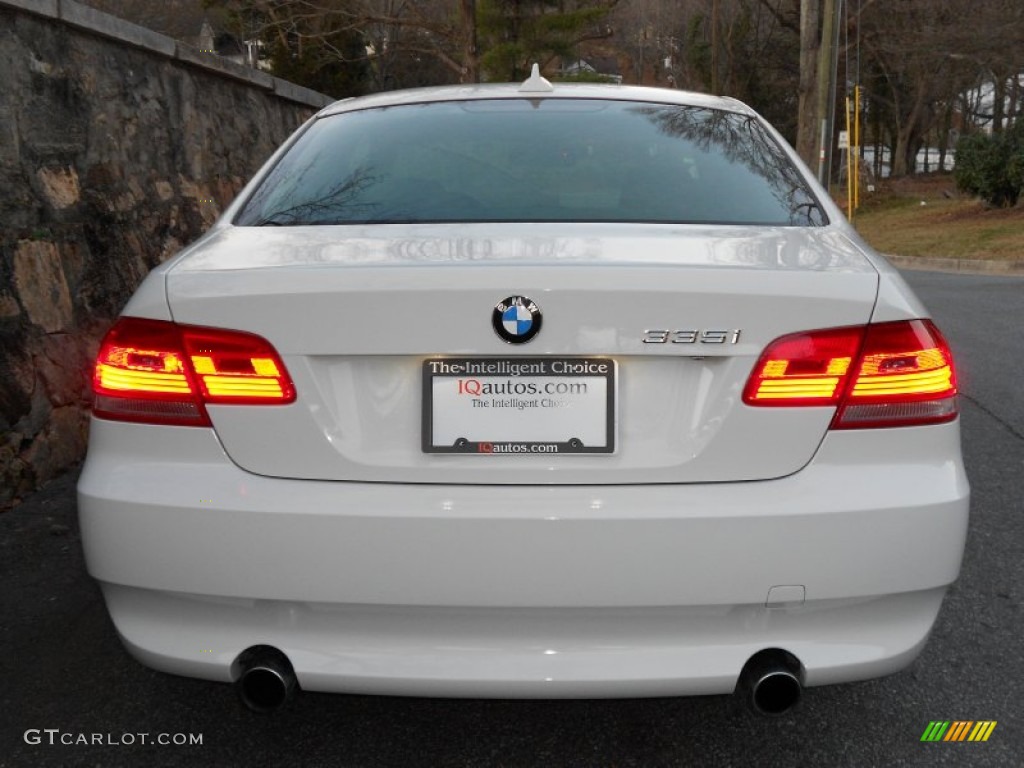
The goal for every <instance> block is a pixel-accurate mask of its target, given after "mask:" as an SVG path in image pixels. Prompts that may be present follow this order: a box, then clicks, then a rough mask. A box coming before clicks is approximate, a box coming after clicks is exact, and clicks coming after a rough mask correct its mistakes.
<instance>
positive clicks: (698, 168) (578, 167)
mask: <svg viewBox="0 0 1024 768" xmlns="http://www.w3.org/2000/svg"><path fill="white" fill-rule="evenodd" d="M488 221H493V222H507V221H513V222H534V221H538V222H540V221H545V222H546V221H555V222H655V223H716V224H764V225H783V226H794V225H795V226H817V225H821V224H824V223H826V221H827V220H826V217H825V214H824V212H823V211H822V210H821V208H820V207H819V206H818V203H817V202H816V200H815V198H814V196H813V195H812V194H811V192H810V190H809V189H808V188H807V186H806V184H805V182H804V179H803V178H802V176H801V175H800V173H799V172H798V171H797V169H796V168H795V167H794V165H793V163H792V162H791V161H790V159H789V157H788V156H787V155H786V153H785V152H783V150H782V148H781V147H780V146H779V145H778V143H777V142H776V141H775V140H774V139H773V138H772V136H770V135H769V134H768V133H767V132H766V131H765V129H764V128H763V127H762V125H761V124H760V122H759V121H758V120H757V119H756V118H754V117H751V116H749V115H742V114H736V113H733V112H726V111H721V110H715V109H707V108H703V107H682V106H675V105H665V104H646V103H637V102H627V101H607V100H581V99H510V100H504V99H502V100H490V101H480V100H478V101H464V102H440V103H430V104H413V105H405V106H395V107H384V108H377V109H367V110H363V111H358V112H348V113H343V114H340V115H334V116H331V117H326V118H322V119H320V120H318V121H317V122H316V123H314V124H313V125H312V126H311V127H310V128H309V130H307V131H306V133H305V134H303V135H302V137H301V138H300V139H299V140H298V141H297V142H296V143H295V145H294V146H293V147H292V148H291V150H290V151H289V152H288V153H287V154H286V155H285V156H284V157H283V158H282V159H281V160H280V161H279V162H278V164H277V165H276V166H275V167H274V169H273V170H272V171H271V173H270V174H269V175H268V176H267V177H266V179H265V180H264V181H263V183H262V184H261V185H260V186H259V188H258V189H257V190H256V191H255V193H254V194H253V195H252V196H251V197H250V199H249V200H248V202H247V203H246V205H245V207H244V208H243V210H242V212H241V214H239V216H238V217H237V219H236V221H235V223H236V224H239V225H242V226H260V225H282V226H287V225H307V224H357V223H359V224H364V223H404V222H488Z"/></svg>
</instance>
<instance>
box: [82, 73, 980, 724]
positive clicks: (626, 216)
mask: <svg viewBox="0 0 1024 768" xmlns="http://www.w3.org/2000/svg"><path fill="white" fill-rule="evenodd" d="M94 389H95V410H94V418H93V420H92V427H91V435H90V444H89V454H88V460H87V462H86V465H85V468H84V471H83V474H82V476H81V480H80V483H79V507H80V516H81V527H82V537H83V541H84V546H85V553H86V557H87V562H88V568H89V572H90V573H91V574H92V575H93V576H94V577H95V578H96V579H97V580H98V581H99V583H100V584H101V587H102V590H103V594H104V597H105V600H106V604H107V606H108V608H109V611H110V615H111V617H112V619H113V622H114V624H115V626H116V627H117V631H118V632H119V634H120V636H121V638H122V640H123V641H124V644H125V646H126V647H127V648H128V650H129V651H130V652H131V654H132V655H133V656H135V657H136V658H137V659H138V660H139V661H141V662H142V663H144V664H146V665H149V666H151V667H154V668H156V669H160V670H164V671H167V672H172V673H176V674H181V675H189V676H194V677H200V678H207V679H210V680H220V681H224V682H234V683H235V684H236V685H237V687H238V689H239V692H240V693H241V696H242V699H243V700H244V701H245V703H246V704H248V705H249V706H250V707H252V708H254V709H258V710H270V709H274V708H276V707H277V706H279V705H280V704H281V703H282V702H283V701H284V700H285V699H286V698H287V696H288V695H289V693H290V692H291V691H292V690H293V689H295V688H302V689H305V690H310V691H338V692H352V693H379V694H411V695H425V696H473V697H477V696H488V697H510V698H512V697H523V698H531V697H537V698H545V697H612V696H614V697H632V696H664V695H691V694H716V693H728V692H732V691H734V690H739V691H741V692H742V694H743V695H744V696H746V697H747V698H748V699H749V701H750V702H751V703H752V704H753V706H754V707H755V709H757V710H758V711H760V712H763V713H768V714H778V713H781V712H784V711H786V710H787V709H788V708H789V707H791V706H792V705H793V704H794V703H795V702H796V700H797V699H798V697H799V696H800V693H801V690H802V688H803V687H804V686H814V685H821V684H827V683H839V682H844V681H852V680H860V679H864V678H871V677H875V676H879V675H884V674H888V673H891V672H895V671H897V670H899V669H901V668H903V667H906V666H907V665H908V664H909V663H910V662H911V661H912V660H913V659H914V658H915V657H916V656H917V654H918V653H919V652H920V651H921V649H922V647H923V646H924V644H925V642H926V640H927V637H928V634H929V631H930V628H931V627H932V624H933V623H934V621H935V619H936V616H937V614H938V612H939V609H940V606H941V604H942V599H943V595H944V593H945V591H946V589H947V587H948V586H949V584H950V583H951V582H953V580H954V579H955V578H956V577H957V573H958V570H959V567H960V561H961V557H962V553H963V548H964V537H965V533H966V528H967V514H968V499H969V490H968V483H967V480H966V477H965V475H964V470H963V464H962V460H961V454H960V433H959V422H958V418H957V414H958V406H957V385H956V376H955V372H954V367H953V361H952V359H951V355H950V351H949V348H948V346H947V344H946V342H945V341H944V340H943V338H942V336H941V335H940V333H939V331H938V330H937V329H936V327H935V325H934V324H933V323H932V321H931V320H930V319H929V318H928V313H927V311H926V310H925V308H924V307H923V306H922V305H921V304H920V303H919V302H918V300H917V299H916V298H915V297H914V296H913V294H912V293H911V291H910V290H909V289H908V288H907V286H906V285H905V284H904V282H903V281H902V280H901V278H900V277H899V275H898V273H897V272H896V271H895V270H894V269H893V268H892V267H891V266H890V265H889V264H888V263H887V262H886V261H885V260H884V259H883V258H881V257H880V256H879V255H877V254H876V253H874V252H873V251H872V250H871V249H870V248H869V247H868V246H867V245H866V244H865V243H864V242H863V241H862V240H861V239H860V238H859V237H858V236H857V234H856V232H855V231H854V230H853V229H852V228H851V227H850V226H849V225H848V224H847V223H846V221H845V220H844V218H843V215H842V213H841V211H839V210H838V209H837V208H836V206H835V205H834V204H833V203H832V202H831V201H830V200H829V198H828V196H827V195H826V194H825V192H824V191H823V190H822V189H821V188H820V187H819V186H818V185H817V184H816V183H815V181H814V180H813V179H812V178H811V177H810V175H809V173H808V172H807V170H806V168H805V167H804V166H803V165H802V164H801V163H800V161H799V160H798V159H797V157H796V156H795V154H794V152H793V151H792V150H791V149H790V148H789V147H788V146H787V145H786V143H785V141H783V140H782V139H781V137H780V136H779V135H778V134H777V133H776V132H775V131H774V130H773V129H772V127H770V126H769V125H767V124H766V123H765V121H764V120H763V119H761V118H760V117H759V116H758V115H757V114H755V113H754V112H753V111H752V110H751V109H749V108H748V107H746V106H744V105H743V104H741V103H738V102H736V101H733V100H731V99H725V98H714V97H710V96H704V95H698V94H691V93H683V92H679V91H667V90H657V89H647V88H629V87H614V86H597V85H554V86H552V85H551V84H550V83H548V82H547V81H546V80H544V79H543V78H540V77H531V78H530V79H529V80H527V81H526V82H525V83H524V84H522V85H487V86H479V87H450V88H437V89H425V90H417V91H406V92H395V93H383V94H378V95H375V96H369V97H365V98H360V99H352V100H346V101H341V102H338V103H336V104H334V105H333V106H330V107H327V108H325V109H323V110H322V111H321V112H320V113H319V114H317V115H316V116H315V117H314V118H312V119H311V120H309V122H308V123H306V124H305V125H304V126H303V127H302V128H301V129H300V130H299V131H298V132H297V133H296V134H295V135H294V136H293V137H292V138H291V139H289V140H288V142H287V143H286V144H285V145H284V146H283V147H282V148H281V149H280V150H279V151H278V152H277V153H276V154H275V155H274V156H273V157H272V158H271V159H270V161H269V162H268V163H267V164H266V166H265V167H264V168H263V169H262V170H261V171H260V172H259V173H258V174H257V176H256V177H255V178H254V179H253V181H252V182H251V183H250V184H249V185H248V186H247V187H246V189H245V190H244V191H243V192H242V193H241V195H240V196H239V198H238V199H237V201H236V202H235V203H233V204H232V205H231V207H230V208H229V209H228V210H227V211H226V212H225V213H224V215H223V217H222V218H221V219H220V220H219V221H218V222H217V223H216V224H215V225H214V226H213V227H212V228H211V229H210V231H209V232H207V233H206V234H205V235H204V236H203V237H202V238H201V239H200V240H198V241H197V242H196V243H194V244H193V245H191V246H190V247H188V248H186V249H185V250H184V251H183V252H182V253H181V254H180V255H178V256H177V257H175V258H172V259H171V260H170V261H168V262H167V263H165V264H164V265H162V266H161V267H159V268H158V269H156V270H154V271H153V273H152V274H151V275H150V276H149V277H148V279H147V280H146V281H145V282H144V283H143V285H142V286H141V287H140V288H139V290H138V292H137V293H136V294H135V296H134V298H132V300H131V301H130V302H129V304H128V306H127V307H125V309H124V313H123V316H122V317H121V318H120V319H119V320H118V321H117V323H116V325H115V326H114V327H113V328H112V329H111V330H110V332H109V333H108V334H107V336H106V338H105V339H104V340H103V343H102V346H101V349H100V351H99V355H98V360H97V362H96V367H95V375H94Z"/></svg>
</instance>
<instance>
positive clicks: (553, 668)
mask: <svg viewBox="0 0 1024 768" xmlns="http://www.w3.org/2000/svg"><path fill="white" fill-rule="evenodd" d="M155 438H158V439H155ZM907 457H913V461H910V460H908V458H907ZM967 507H968V486H967V481H966V478H965V476H964V474H963V469H962V463H961V462H960V460H959V433H958V425H957V424H956V423H954V424H949V425H941V426H935V427H927V428H920V429H903V430H889V431H888V432H887V433H886V434H885V436H884V439H880V433H879V432H856V431H850V432H841V433H830V434H829V435H828V437H827V438H826V440H825V442H824V444H823V445H822V447H821V449H820V450H819V452H818V454H817V456H816V458H815V459H814V461H813V462H812V463H811V464H810V465H809V466H808V467H806V468H805V469H804V470H803V471H801V472H799V473H798V474H796V475H792V476H790V477H787V478H783V479H780V480H773V481H765V482H751V483H738V484H703V485H686V486H671V485H662V486H600V487H595V486H557V487H556V486H551V487H546V486H503V487H494V486H442V485H400V484H370V483H335V482H315V481H293V480H283V479H274V478H266V477H260V476H254V475H250V474H248V473H245V472H243V471H242V470H240V469H238V468H237V467H235V466H234V465H233V464H231V462H230V461H229V460H228V459H227V458H226V457H225V455H224V453H223V452H222V450H221V449H220V446H219V444H218V443H217V440H216V438H215V436H214V435H213V433H212V431H210V430H204V429H193V428H173V427H160V428H153V427H145V426H138V425H130V424H117V423H112V422H105V421H99V420H94V422H93V432H92V435H91V444H90V453H89V459H88V461H87V464H86V467H85V469H84V471H83V474H82V478H81V480H80V483H79V509H80V515H81V523H82V536H83V543H84V546H85V551H86V559H87V564H88V567H89V571H90V573H91V574H92V575H93V576H94V577H95V578H97V579H98V580H99V581H100V582H101V583H102V586H103V590H104V595H105V597H106V600H107V604H108V607H109V609H110V612H111V615H112V617H113V620H114V623H115V625H116V626H117V628H118V631H119V632H120V634H121V636H122V638H123V639H124V641H125V643H126V645H127V646H128V647H129V649H130V650H131V651H132V652H133V653H134V654H135V655H136V656H137V657H138V658H139V659H140V660H141V661H143V662H144V663H147V664H149V665H151V666H154V667H156V668H159V669H164V670H166V671H170V672H176V673H180V674H186V675H192V676H198V677H207V678H211V679H222V680H230V679H231V671H230V667H231V662H232V660H233V659H234V658H235V657H236V656H237V654H238V653H239V652H240V651H242V650H243V649H244V648H246V647H248V646H251V645H256V644H266V645H272V646H275V647H277V648H280V649H281V650H282V651H283V652H284V653H285V654H287V655H288V656H289V658H290V659H291V661H292V664H293V666H294V667H295V671H296V674H297V675H298V678H299V682H300V685H302V687H303V688H306V689H309V690H337V691H352V692H375V693H410V694H423V695H473V696H485V695H495V696H541V697H544V696H609V695H616V696H633V695H667V694H688V693H714V692H726V691H729V690H732V688H733V686H734V685H735V681H736V677H737V676H738V674H739V671H740V669H741V668H742V666H743V664H744V662H745V661H746V659H747V658H749V656H751V655H752V654H753V653H755V652H757V651H758V650H761V649H763V648H766V647H780V648H784V649H786V650H788V651H790V652H791V653H793V654H795V655H796V656H797V657H798V658H799V659H800V660H801V661H802V663H803V664H804V667H805V674H806V683H807V684H809V685H816V684H821V683H829V682H840V681H844V680H855V679H862V678H867V677H872V676H876V675H880V674H886V673H888V672H892V671H895V670H897V669H899V668H901V667H903V666H905V665H906V664H908V663H909V662H910V661H911V660H912V659H913V658H914V657H915V656H916V654H917V653H918V652H919V651H920V648H921V647H922V646H923V643H924V642H925V640H926V638H927V635H928V632H929V630H930V628H931V625H932V623H933V622H934V620H935V617H936V615H937V613H938V610H939V607H940V604H941V600H942V595H943V593H944V591H945V588H946V586H947V585H948V584H949V583H951V582H952V581H953V580H954V579H955V578H956V575H957V573H958V570H959V566H960V559H961V556H962V552H963V546H964V536H965V532H966V524H967ZM773 587H783V588H785V589H782V590H776V591H772V589H773ZM770 595H771V596H770ZM801 595H802V596H803V597H804V600H803V601H801V599H800V597H801Z"/></svg>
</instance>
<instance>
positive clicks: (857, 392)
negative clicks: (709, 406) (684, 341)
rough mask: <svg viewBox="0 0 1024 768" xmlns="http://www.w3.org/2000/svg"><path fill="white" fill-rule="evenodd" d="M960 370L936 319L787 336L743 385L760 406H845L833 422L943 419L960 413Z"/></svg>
mask: <svg viewBox="0 0 1024 768" xmlns="http://www.w3.org/2000/svg"><path fill="white" fill-rule="evenodd" d="M956 393H957V389H956V374H955V372H954V369H953V357H952V355H951V354H950V351H949V346H948V345H947V344H946V341H945V339H943V338H942V334H940V333H939V331H938V329H937V328H936V327H935V326H934V324H933V323H932V322H931V321H930V320H909V321H900V322H893V323H878V324H875V325H869V326H866V327H855V328H836V329H829V330H823V331H809V332H807V333H798V334H793V335H790V336H784V337H782V338H781V339H777V340H776V341H774V342H772V343H771V344H770V345H769V346H768V348H767V349H766V350H765V351H764V354H762V355H761V358H760V360H758V362H757V365H756V366H755V367H754V371H753V373H752V374H751V376H750V379H749V381H748V382H747V386H746V389H745V390H744V392H743V402H745V403H746V404H747V405H756V406H790V407H792V406H807V405H821V406H837V407H838V408H837V411H836V415H835V417H834V418H833V420H832V428H833V429H860V428H866V427H896V426H907V425H912V424H937V423H941V422H945V421H951V420H953V419H954V418H956V415H957V412H958V408H957V400H956Z"/></svg>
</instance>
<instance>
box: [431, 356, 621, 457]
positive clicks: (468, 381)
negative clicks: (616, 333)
mask: <svg viewBox="0 0 1024 768" xmlns="http://www.w3.org/2000/svg"><path fill="white" fill-rule="evenodd" d="M615 384H616V377H615V361H614V360H610V359H608V358H596V357H531V358H521V357H516V358H447V357H446V358H432V359H429V360H425V361H424V363H423V451H424V452H425V453H456V454H477V455H485V456H494V455H523V456H528V455H534V456H535V455H538V454H542V455H554V454H588V453H590V454H608V453H614V452H615Z"/></svg>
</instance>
